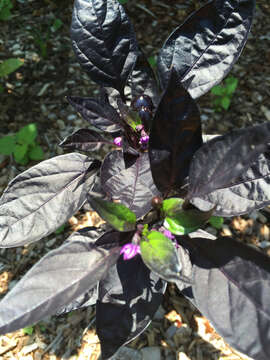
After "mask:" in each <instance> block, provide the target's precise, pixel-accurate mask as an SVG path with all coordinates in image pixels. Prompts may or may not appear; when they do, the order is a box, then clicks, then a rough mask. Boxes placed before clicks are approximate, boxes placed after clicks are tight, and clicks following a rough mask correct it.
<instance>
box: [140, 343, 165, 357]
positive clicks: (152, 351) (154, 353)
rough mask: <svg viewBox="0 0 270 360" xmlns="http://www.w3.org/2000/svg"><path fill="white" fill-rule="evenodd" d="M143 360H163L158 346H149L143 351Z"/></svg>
mask: <svg viewBox="0 0 270 360" xmlns="http://www.w3.org/2000/svg"><path fill="white" fill-rule="evenodd" d="M141 354H142V360H161V351H160V348H159V347H158V346H149V347H145V348H142V349H141Z"/></svg>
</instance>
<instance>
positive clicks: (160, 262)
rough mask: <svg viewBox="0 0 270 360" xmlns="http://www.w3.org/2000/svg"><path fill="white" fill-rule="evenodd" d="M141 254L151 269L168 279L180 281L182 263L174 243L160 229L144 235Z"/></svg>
mask: <svg viewBox="0 0 270 360" xmlns="http://www.w3.org/2000/svg"><path fill="white" fill-rule="evenodd" d="M140 248H141V255H142V259H143V261H144V263H145V264H146V265H147V266H148V267H149V269H150V270H152V271H154V272H155V273H156V274H158V275H159V276H160V277H161V278H162V279H164V280H167V281H178V280H179V279H180V278H179V275H180V271H181V268H182V266H181V264H180V261H179V258H178V255H177V251H176V248H175V245H174V243H173V242H172V241H171V240H170V239H168V238H167V237H166V236H165V235H163V234H162V233H160V232H158V231H151V232H149V234H148V235H146V236H144V237H142V239H141V242H140Z"/></svg>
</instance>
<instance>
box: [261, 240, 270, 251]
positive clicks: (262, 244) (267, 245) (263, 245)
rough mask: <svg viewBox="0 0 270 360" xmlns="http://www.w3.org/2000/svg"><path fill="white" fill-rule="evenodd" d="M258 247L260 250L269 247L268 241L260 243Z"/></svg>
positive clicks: (269, 242)
mask: <svg viewBox="0 0 270 360" xmlns="http://www.w3.org/2000/svg"><path fill="white" fill-rule="evenodd" d="M259 247H260V248H262V249H265V248H268V247H270V241H262V242H260V243H259Z"/></svg>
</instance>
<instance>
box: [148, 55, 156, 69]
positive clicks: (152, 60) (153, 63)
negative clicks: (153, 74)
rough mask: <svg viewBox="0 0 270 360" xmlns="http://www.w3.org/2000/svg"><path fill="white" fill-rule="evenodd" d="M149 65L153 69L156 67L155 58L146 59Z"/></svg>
mask: <svg viewBox="0 0 270 360" xmlns="http://www.w3.org/2000/svg"><path fill="white" fill-rule="evenodd" d="M147 60H148V62H149V64H150V65H151V66H152V67H153V68H156V67H157V59H156V57H155V56H149V57H148V58H147Z"/></svg>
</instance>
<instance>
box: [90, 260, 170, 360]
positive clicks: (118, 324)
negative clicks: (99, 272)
mask: <svg viewBox="0 0 270 360" xmlns="http://www.w3.org/2000/svg"><path fill="white" fill-rule="evenodd" d="M165 289H166V282H165V281H163V280H161V279H159V277H158V276H157V275H156V274H154V273H152V272H150V270H149V269H148V268H147V267H146V266H145V264H144V263H143V261H142V259H141V257H140V256H139V255H137V256H136V257H134V258H133V259H131V260H128V261H125V260H123V258H122V257H120V258H119V259H118V262H117V264H116V265H115V266H113V267H112V268H111V269H110V270H109V274H108V276H107V277H106V279H104V280H102V281H101V282H100V283H99V290H98V291H99V301H98V302H97V307H96V315H97V334H98V337H99V339H100V341H101V351H102V358H103V359H104V360H105V359H109V358H110V357H111V356H112V355H113V354H114V353H115V352H116V351H117V350H118V348H119V347H120V346H122V345H124V344H127V343H128V342H130V341H132V340H133V339H134V338H135V337H137V336H138V335H139V334H140V333H142V332H143V331H144V330H145V328H146V327H147V326H148V325H149V324H150V322H151V320H152V318H153V316H154V314H155V312H156V311H157V309H158V307H159V305H160V304H161V300H162V294H163V293H164V292H165Z"/></svg>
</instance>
